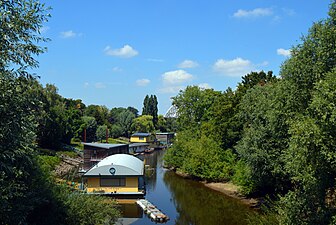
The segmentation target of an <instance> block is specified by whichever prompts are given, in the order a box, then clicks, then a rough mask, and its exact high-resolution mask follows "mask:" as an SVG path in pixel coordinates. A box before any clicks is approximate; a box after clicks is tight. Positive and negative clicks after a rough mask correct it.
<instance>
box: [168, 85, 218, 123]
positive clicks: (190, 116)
mask: <svg viewBox="0 0 336 225" xmlns="http://www.w3.org/2000/svg"><path fill="white" fill-rule="evenodd" d="M219 95H220V92H218V91H214V90H212V89H205V90H202V89H201V88H199V87H198V86H188V87H187V88H186V89H185V90H183V91H180V93H179V94H178V95H177V96H175V97H173V105H175V106H176V107H177V110H178V115H179V117H178V124H179V127H180V129H189V128H194V129H197V128H199V127H200V125H201V122H202V121H208V119H209V118H208V112H209V111H208V110H209V108H210V107H211V105H212V104H213V102H214V100H215V99H216V97H218V96H219Z"/></svg>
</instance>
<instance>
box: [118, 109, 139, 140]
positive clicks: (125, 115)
mask: <svg viewBox="0 0 336 225" xmlns="http://www.w3.org/2000/svg"><path fill="white" fill-rule="evenodd" d="M117 119H118V120H117V121H118V123H117V124H118V125H119V127H120V128H121V129H122V132H121V134H122V135H124V136H126V137H129V136H130V130H131V126H132V122H133V119H135V116H134V113H132V112H131V111H128V110H126V111H123V112H121V113H120V114H119V115H118V117H117Z"/></svg>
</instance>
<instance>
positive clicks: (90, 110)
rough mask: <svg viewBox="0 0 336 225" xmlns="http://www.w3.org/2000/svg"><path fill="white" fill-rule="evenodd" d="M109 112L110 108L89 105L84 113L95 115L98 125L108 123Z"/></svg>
mask: <svg viewBox="0 0 336 225" xmlns="http://www.w3.org/2000/svg"><path fill="white" fill-rule="evenodd" d="M108 114H109V110H108V108H107V107H106V106H100V105H89V106H87V107H86V108H85V111H84V115H85V116H92V117H94V118H95V119H96V121H97V124H98V125H104V124H105V125H108Z"/></svg>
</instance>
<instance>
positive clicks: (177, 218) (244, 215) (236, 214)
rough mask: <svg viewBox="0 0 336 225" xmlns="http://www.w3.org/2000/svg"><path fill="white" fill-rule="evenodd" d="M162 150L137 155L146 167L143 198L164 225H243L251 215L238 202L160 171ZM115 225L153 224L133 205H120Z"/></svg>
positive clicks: (162, 170)
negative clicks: (163, 218) (157, 211)
mask: <svg viewBox="0 0 336 225" xmlns="http://www.w3.org/2000/svg"><path fill="white" fill-rule="evenodd" d="M164 153H165V151H156V152H154V153H152V154H148V155H143V156H140V158H141V159H143V160H144V161H145V164H146V165H148V166H146V167H147V169H146V190H147V193H146V196H145V198H146V199H147V200H149V201H150V202H151V203H153V204H154V205H155V206H157V208H158V209H160V210H161V211H162V212H163V213H165V214H166V215H168V216H169V218H170V220H169V221H168V222H166V224H179V225H187V224H188V225H196V224H200V225H219V224H220V225H238V224H239V225H244V224H247V219H248V217H251V216H255V214H256V213H255V212H254V211H253V210H251V209H250V208H249V207H247V206H246V205H244V204H242V203H241V202H240V201H239V200H236V199H233V198H230V197H228V196H226V195H224V194H222V193H220V192H217V191H213V190H211V189H209V188H206V187H204V186H203V185H202V184H200V183H198V182H196V181H192V180H188V179H184V178H181V177H179V176H177V175H176V174H175V173H173V172H171V171H168V170H166V169H164V168H163V166H162V165H163V155H164ZM121 209H122V213H123V217H124V218H121V219H120V220H119V222H118V224H134V225H136V224H139V225H140V224H141V225H146V224H148V225H154V224H155V222H153V221H151V219H150V218H148V216H147V215H146V214H144V213H143V211H142V209H141V208H140V207H139V206H137V205H136V204H123V205H122V207H121Z"/></svg>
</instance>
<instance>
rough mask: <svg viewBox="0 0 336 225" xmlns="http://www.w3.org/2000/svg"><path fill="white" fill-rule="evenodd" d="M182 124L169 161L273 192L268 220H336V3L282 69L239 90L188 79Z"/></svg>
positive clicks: (248, 79) (249, 79) (179, 100)
mask: <svg viewBox="0 0 336 225" xmlns="http://www.w3.org/2000/svg"><path fill="white" fill-rule="evenodd" d="M173 104H174V105H175V106H176V107H177V108H178V115H179V118H178V126H179V132H178V135H177V138H176V141H175V143H174V145H173V147H172V148H171V149H169V150H168V152H167V154H166V158H165V160H166V163H167V164H168V165H169V166H171V167H174V168H175V169H177V170H180V171H182V172H185V173H188V174H190V175H192V176H195V177H200V178H203V179H205V180H215V181H227V180H231V181H233V182H234V183H236V184H238V185H240V187H241V188H242V191H243V192H244V193H245V194H247V195H254V196H255V195H257V196H266V195H269V196H271V199H273V204H272V207H271V210H270V211H269V214H268V216H267V217H266V218H265V219H264V220H261V221H259V223H260V224H272V223H274V224H335V223H336V216H335V213H336V211H335V209H336V197H335V196H336V192H335V178H336V166H335V165H336V3H335V1H333V2H332V4H331V5H330V11H329V17H328V18H326V19H324V20H322V21H319V22H316V23H314V24H313V25H312V27H311V28H310V29H309V31H308V34H307V35H305V36H304V37H302V43H300V44H298V45H297V46H294V47H293V48H292V49H291V57H290V58H288V59H287V60H286V61H285V62H284V63H283V65H282V66H281V69H280V78H277V77H275V76H274V75H273V74H272V72H268V73H265V72H252V73H250V74H247V75H246V76H244V77H243V78H242V81H241V82H240V83H239V84H238V86H237V88H236V90H232V89H230V88H229V89H227V90H226V91H224V92H219V91H214V90H211V89H210V90H209V89H206V90H203V89H200V88H198V87H188V88H187V89H185V90H184V91H181V92H180V93H179V94H178V95H177V96H176V97H175V98H174V101H173Z"/></svg>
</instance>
